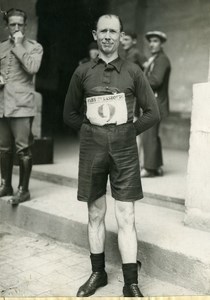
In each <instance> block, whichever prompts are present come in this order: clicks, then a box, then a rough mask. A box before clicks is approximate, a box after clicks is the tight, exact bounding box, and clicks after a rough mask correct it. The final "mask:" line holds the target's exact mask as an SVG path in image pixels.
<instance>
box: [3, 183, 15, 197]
mask: <svg viewBox="0 0 210 300" xmlns="http://www.w3.org/2000/svg"><path fill="white" fill-rule="evenodd" d="M12 195H13V189H12V187H11V186H6V185H1V186H0V198H1V197H4V196H12Z"/></svg>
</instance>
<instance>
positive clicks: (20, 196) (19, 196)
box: [9, 188, 31, 205]
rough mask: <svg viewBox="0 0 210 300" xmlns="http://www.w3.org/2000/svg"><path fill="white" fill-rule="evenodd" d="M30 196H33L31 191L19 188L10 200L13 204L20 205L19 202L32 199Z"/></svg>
mask: <svg viewBox="0 0 210 300" xmlns="http://www.w3.org/2000/svg"><path fill="white" fill-rule="evenodd" d="M30 198H31V197H30V193H29V191H24V190H22V189H21V188H19V189H18V190H17V192H16V193H15V195H14V196H13V197H12V198H11V200H10V201H9V202H10V203H11V204H12V205H18V204H19V203H22V202H25V201H28V200H30Z"/></svg>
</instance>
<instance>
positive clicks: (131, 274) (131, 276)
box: [122, 263, 138, 285]
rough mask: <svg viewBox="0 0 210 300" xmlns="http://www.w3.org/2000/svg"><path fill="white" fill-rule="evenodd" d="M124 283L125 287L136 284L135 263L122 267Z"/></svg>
mask: <svg viewBox="0 0 210 300" xmlns="http://www.w3.org/2000/svg"><path fill="white" fill-rule="evenodd" d="M122 271H123V277H124V282H125V284H126V285H130V284H132V283H138V268H137V263H131V264H123V265H122Z"/></svg>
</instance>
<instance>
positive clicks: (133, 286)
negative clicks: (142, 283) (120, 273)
mask: <svg viewBox="0 0 210 300" xmlns="http://www.w3.org/2000/svg"><path fill="white" fill-rule="evenodd" d="M130 289H131V291H132V294H133V296H134V297H138V296H139V293H140V291H139V287H138V285H137V284H131V285H130Z"/></svg>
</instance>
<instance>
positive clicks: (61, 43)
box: [36, 0, 109, 137]
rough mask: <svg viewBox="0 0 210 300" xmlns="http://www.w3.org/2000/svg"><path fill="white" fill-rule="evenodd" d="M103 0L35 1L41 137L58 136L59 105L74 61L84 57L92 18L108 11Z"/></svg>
mask: <svg viewBox="0 0 210 300" xmlns="http://www.w3.org/2000/svg"><path fill="white" fill-rule="evenodd" d="M108 2H109V1H107V0H38V1H37V4H36V12H37V16H38V35H37V40H38V41H39V42H40V43H41V44H42V46H43V48H44V55H43V60H42V65H41V68H40V71H39V73H38V74H37V78H36V88H37V90H38V91H39V92H40V93H41V94H42V96H43V107H42V136H52V137H53V136H55V135H62V134H63V133H65V132H66V131H68V129H67V128H66V126H65V125H64V123H63V117H62V115H63V105H64V100H65V95H66V92H67V89H68V85H69V81H70V78H71V76H72V73H73V72H74V70H75V68H76V67H77V66H78V62H79V61H80V60H81V59H82V58H84V57H86V56H87V48H88V44H89V43H90V42H91V41H92V40H93V39H92V35H91V30H92V29H93V27H94V22H95V20H96V19H97V18H98V17H99V16H100V15H101V14H103V13H106V12H107V11H108V6H109V5H108Z"/></svg>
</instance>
